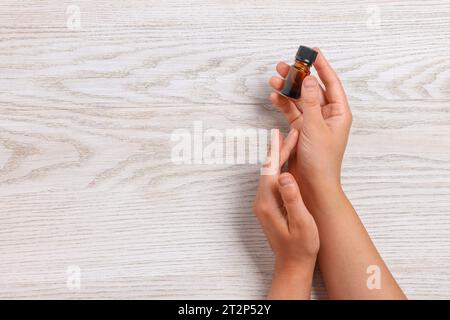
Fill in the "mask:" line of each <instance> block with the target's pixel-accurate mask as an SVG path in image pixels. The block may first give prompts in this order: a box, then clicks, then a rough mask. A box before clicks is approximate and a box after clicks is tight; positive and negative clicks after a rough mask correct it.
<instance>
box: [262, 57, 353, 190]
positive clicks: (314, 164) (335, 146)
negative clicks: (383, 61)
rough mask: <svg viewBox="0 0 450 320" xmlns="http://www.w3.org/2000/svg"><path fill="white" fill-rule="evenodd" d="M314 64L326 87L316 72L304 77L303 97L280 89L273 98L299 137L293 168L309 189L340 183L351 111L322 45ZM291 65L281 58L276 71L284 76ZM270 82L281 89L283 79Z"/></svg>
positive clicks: (334, 185) (302, 183) (295, 174)
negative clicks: (315, 74) (295, 97)
mask: <svg viewBox="0 0 450 320" xmlns="http://www.w3.org/2000/svg"><path fill="white" fill-rule="evenodd" d="M315 50H316V51H318V55H317V58H316V60H315V62H314V67H315V69H316V70H317V73H318V75H319V78H320V79H321V80H322V82H323V84H324V86H325V88H324V89H323V88H322V87H321V86H320V84H319V83H318V81H317V80H316V78H315V77H314V76H307V77H306V78H304V81H303V83H302V89H301V97H300V100H292V99H289V98H287V97H285V96H283V95H281V94H280V93H278V92H274V93H272V94H271V100H272V102H273V103H274V104H275V105H276V106H277V107H278V109H279V110H280V111H282V112H283V114H284V115H285V117H286V119H287V120H288V122H289V124H290V126H291V127H292V128H296V129H299V131H300V137H299V143H298V150H297V155H296V159H291V161H292V160H293V161H292V162H294V161H295V165H294V166H292V165H291V166H290V171H291V172H292V173H293V174H294V176H295V177H296V179H297V180H300V181H301V185H303V186H305V187H308V190H316V189H318V188H322V189H323V187H324V184H327V186H326V187H337V186H340V172H341V163H342V158H343V155H344V151H345V147H346V145H347V140H348V135H349V131H350V126H351V123H352V114H351V111H350V108H349V105H348V102H347V97H346V94H345V92H344V89H343V87H342V84H341V81H340V80H339V78H338V76H337V75H336V72H335V71H334V70H333V69H332V67H331V66H330V65H329V63H328V62H327V60H326V59H325V57H324V55H323V54H322V52H320V50H319V49H315ZM289 69H290V66H289V65H287V64H286V63H283V62H280V63H278V65H277V71H278V73H279V74H280V75H281V76H282V77H285V76H286V75H287V74H288V72H289ZM270 85H271V86H272V87H273V88H274V89H276V90H281V89H282V88H283V86H284V79H281V78H279V77H272V78H271V80H270Z"/></svg>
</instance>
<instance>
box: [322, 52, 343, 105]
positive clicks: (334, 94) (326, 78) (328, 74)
mask: <svg viewBox="0 0 450 320" xmlns="http://www.w3.org/2000/svg"><path fill="white" fill-rule="evenodd" d="M314 50H315V51H317V52H318V53H319V54H318V55H317V58H316V61H315V62H314V68H315V69H316V71H317V74H318V75H319V78H320V80H322V82H323V84H324V85H325V95H326V97H327V100H328V102H330V103H336V102H346V101H347V97H346V95H345V91H344V88H343V87H342V83H341V81H340V80H339V77H338V76H337V74H336V72H335V71H334V70H333V68H332V67H331V65H330V64H329V63H328V61H327V60H326V58H325V56H324V55H323V53H322V51H320V49H319V48H314Z"/></svg>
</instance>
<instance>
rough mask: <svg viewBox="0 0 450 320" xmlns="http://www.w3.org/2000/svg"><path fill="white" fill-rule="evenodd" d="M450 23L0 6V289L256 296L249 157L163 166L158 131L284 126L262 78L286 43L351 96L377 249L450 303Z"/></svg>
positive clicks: (341, 7) (224, 6)
mask: <svg viewBox="0 0 450 320" xmlns="http://www.w3.org/2000/svg"><path fill="white" fill-rule="evenodd" d="M69 5H77V6H79V8H80V9H81V29H80V30H74V31H73V30H69V29H68V28H67V27H66V20H67V18H68V15H67V14H66V9H67V7H68V6H69ZM374 6H375V7H374ZM374 8H375V9H374ZM373 10H379V13H380V18H381V19H380V20H379V22H380V24H379V27H376V26H375V27H374V26H373V25H372V24H371V23H368V19H370V17H371V14H372V12H373ZM449 30H450V3H449V2H448V1H427V2H426V3H424V2H423V1H376V2H375V1H374V2H371V1H370V2H369V1H357V2H356V1H333V0H327V1H317V2H315V3H314V4H312V3H311V2H307V1H293V0H292V1H231V0H229V1H219V0H215V1H214V0H202V1H160V0H158V1H138V0H129V1H117V2H113V1H107V0H95V1H87V0H86V1H81V0H74V1H56V0H50V1H20V2H18V1H12V0H6V1H5V0H4V1H2V2H1V3H0V73H1V77H0V111H1V112H0V261H1V263H0V297H1V298H180V299H181V298H262V297H264V295H265V293H266V290H267V287H268V285H269V283H270V277H271V271H272V263H273V259H272V256H271V253H270V249H269V247H268V245H267V243H266V241H265V239H264V236H263V234H262V232H261V230H260V228H259V226H258V224H257V221H256V219H255V218H254V217H253V215H252V212H251V202H252V199H253V196H254V194H255V190H256V185H257V180H258V170H259V169H258V166H257V165H175V164H173V163H172V162H171V160H170V154H171V141H170V134H171V133H172V132H173V131H174V130H176V129H179V128H187V129H190V128H192V126H193V122H194V121H195V120H202V121H203V123H205V124H207V125H208V126H209V127H212V128H217V129H219V130H226V129H227V128H272V127H281V128H284V129H285V128H286V124H285V122H284V120H283V119H282V117H281V115H280V114H278V113H277V112H276V111H275V110H274V108H273V107H272V106H270V103H269V101H268V95H269V92H270V89H269V87H268V85H267V81H268V79H269V77H270V76H271V75H272V74H274V65H275V63H276V62H277V61H278V60H286V61H290V60H291V59H292V55H293V54H294V53H295V50H296V47H297V46H298V44H300V43H301V44H306V45H311V46H319V47H321V48H322V50H323V51H324V52H325V53H326V54H327V56H328V57H329V59H330V61H331V63H332V64H333V66H334V67H335V68H336V70H337V72H338V73H339V75H340V76H341V78H342V80H343V83H344V86H345V88H346V90H347V93H348V96H349V99H350V104H351V107H352V110H353V113H354V124H353V129H352V135H351V138H350V143H349V146H348V149H347V153H346V158H345V163H344V173H343V174H344V177H343V182H344V187H345V190H346V191H347V194H348V196H349V198H350V199H351V200H352V202H353V204H354V205H355V207H356V209H357V211H358V212H359V214H360V216H361V219H362V220H363V222H364V224H365V225H366V227H367V229H368V231H369V233H370V234H371V236H372V237H373V240H374V241H375V243H376V245H377V246H378V248H379V250H380V252H381V254H382V256H383V257H384V258H385V260H386V262H387V263H388V265H389V266H390V268H391V270H392V272H393V273H394V275H395V277H396V278H397V279H398V281H399V283H400V285H401V286H402V288H403V289H404V290H405V292H406V294H407V295H408V296H409V297H410V298H424V299H430V298H438V299H439V298H441V299H442V298H446V299H449V298H450V268H449V266H450V218H449V213H450V109H449V107H450V54H449V52H450V42H449V41H448V36H449V35H448V31H449ZM71 265H77V266H79V267H80V268H81V270H82V272H81V279H82V280H81V281H82V286H81V290H79V291H71V290H68V288H67V287H66V277H67V275H66V270H67V268H68V266H71ZM325 296H326V293H325V291H324V289H323V285H322V284H321V281H320V276H319V274H317V275H316V279H315V287H314V297H316V298H323V297H325Z"/></svg>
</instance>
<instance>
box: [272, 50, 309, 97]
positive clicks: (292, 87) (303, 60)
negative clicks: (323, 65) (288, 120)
mask: <svg viewBox="0 0 450 320" xmlns="http://www.w3.org/2000/svg"><path fill="white" fill-rule="evenodd" d="M316 57H317V52H316V51H314V50H313V49H311V48H308V47H305V46H300V47H299V48H298V51H297V54H296V55H295V64H293V65H292V66H291V68H290V70H289V73H288V75H287V76H286V79H285V82H284V86H283V89H281V94H282V95H284V96H286V97H288V98H291V99H294V100H296V99H298V98H300V95H301V90H302V82H303V79H305V78H306V77H307V76H309V75H310V74H311V71H310V67H311V66H312V64H313V63H314V61H315V60H316Z"/></svg>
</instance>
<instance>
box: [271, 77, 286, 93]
mask: <svg viewBox="0 0 450 320" xmlns="http://www.w3.org/2000/svg"><path fill="white" fill-rule="evenodd" d="M269 84H270V86H271V87H272V88H274V89H275V90H277V91H280V90H281V89H283V86H284V79H281V78H279V77H272V78H270V80H269Z"/></svg>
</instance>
